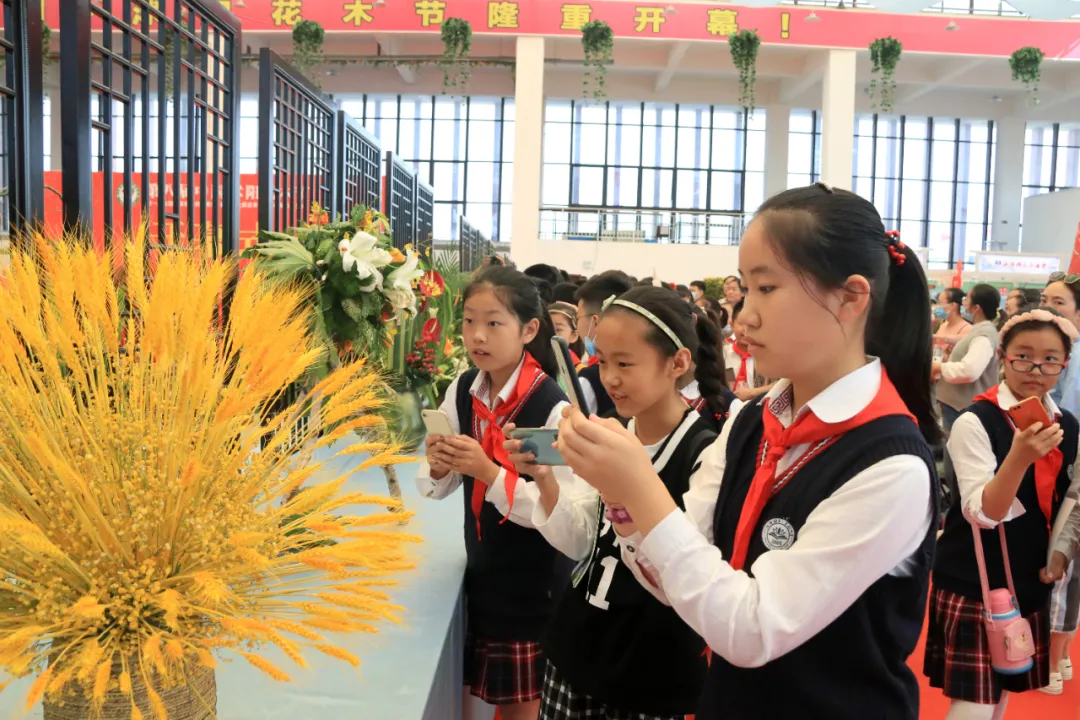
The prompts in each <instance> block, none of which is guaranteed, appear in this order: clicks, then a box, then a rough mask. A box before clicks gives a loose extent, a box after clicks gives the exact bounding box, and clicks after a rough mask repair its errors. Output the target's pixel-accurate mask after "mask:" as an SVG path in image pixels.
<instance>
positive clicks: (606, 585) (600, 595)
mask: <svg viewBox="0 0 1080 720" xmlns="http://www.w3.org/2000/svg"><path fill="white" fill-rule="evenodd" d="M600 567H602V568H604V574H603V575H601V576H600V582H598V583H597V584H596V594H595V595H593V594H591V593H590V594H589V602H590V603H591V604H593V605H595V606H596V607H598V608H600V609H601V610H607V609H608V601H607V593H608V590H610V589H611V581H612V579H614V577H615V568H617V567H619V558H617V557H612V556H610V555H608V556H607V557H604V558H602V559H601V560H600Z"/></svg>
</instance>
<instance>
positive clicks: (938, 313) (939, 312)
mask: <svg viewBox="0 0 1080 720" xmlns="http://www.w3.org/2000/svg"><path fill="white" fill-rule="evenodd" d="M948 316H949V313H947V312H945V308H943V307H941V306H940V305H938V306H937V307H936V308H934V317H936V318H937V319H938V320H944V319H945V318H947V317H948Z"/></svg>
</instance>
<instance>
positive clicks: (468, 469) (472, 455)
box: [443, 435, 499, 485]
mask: <svg viewBox="0 0 1080 720" xmlns="http://www.w3.org/2000/svg"><path fill="white" fill-rule="evenodd" d="M443 445H444V446H445V452H446V456H447V458H448V460H449V462H450V469H452V470H453V471H454V472H459V473H461V474H462V475H468V476H470V477H474V478H476V479H477V480H480V481H481V482H484V483H487V484H488V485H490V484H491V483H493V482H495V480H496V478H498V477H499V466H498V465H496V464H495V462H494V461H493V460H492V459H491V458H489V457H488V456H487V455H486V454H485V453H484V448H482V447H480V443H478V442H476V441H475V440H473V439H472V438H471V437H469V436H468V435H455V436H454V437H452V438H447V439H446V440H444V441H443Z"/></svg>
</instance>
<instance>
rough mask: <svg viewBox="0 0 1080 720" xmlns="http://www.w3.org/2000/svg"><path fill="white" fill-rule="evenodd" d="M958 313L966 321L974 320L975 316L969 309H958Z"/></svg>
mask: <svg viewBox="0 0 1080 720" xmlns="http://www.w3.org/2000/svg"><path fill="white" fill-rule="evenodd" d="M960 315H962V316H963V318H964V319H965V320H967V321H968V322H974V321H975V317H974V316H973V315H972V314H971V311H970V310H968V309H966V308H965V309H964V310H961V311H960Z"/></svg>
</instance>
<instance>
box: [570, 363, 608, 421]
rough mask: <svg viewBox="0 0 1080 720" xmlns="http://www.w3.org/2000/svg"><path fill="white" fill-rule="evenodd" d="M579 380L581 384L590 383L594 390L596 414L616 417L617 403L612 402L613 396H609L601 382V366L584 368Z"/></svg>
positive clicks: (579, 374)
mask: <svg viewBox="0 0 1080 720" xmlns="http://www.w3.org/2000/svg"><path fill="white" fill-rule="evenodd" d="M578 379H579V380H581V382H587V383H589V386H590V387H591V388H592V389H593V393H594V394H595V395H596V414H597V415H599V416H601V417H610V416H612V415H614V413H615V403H613V402H612V401H611V396H610V395H608V394H607V390H605V389H604V384H603V383H602V382H600V365H599V364H596V365H589V366H587V367H585V368H583V369H582V370H581V371H580V372H579V373H578Z"/></svg>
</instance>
